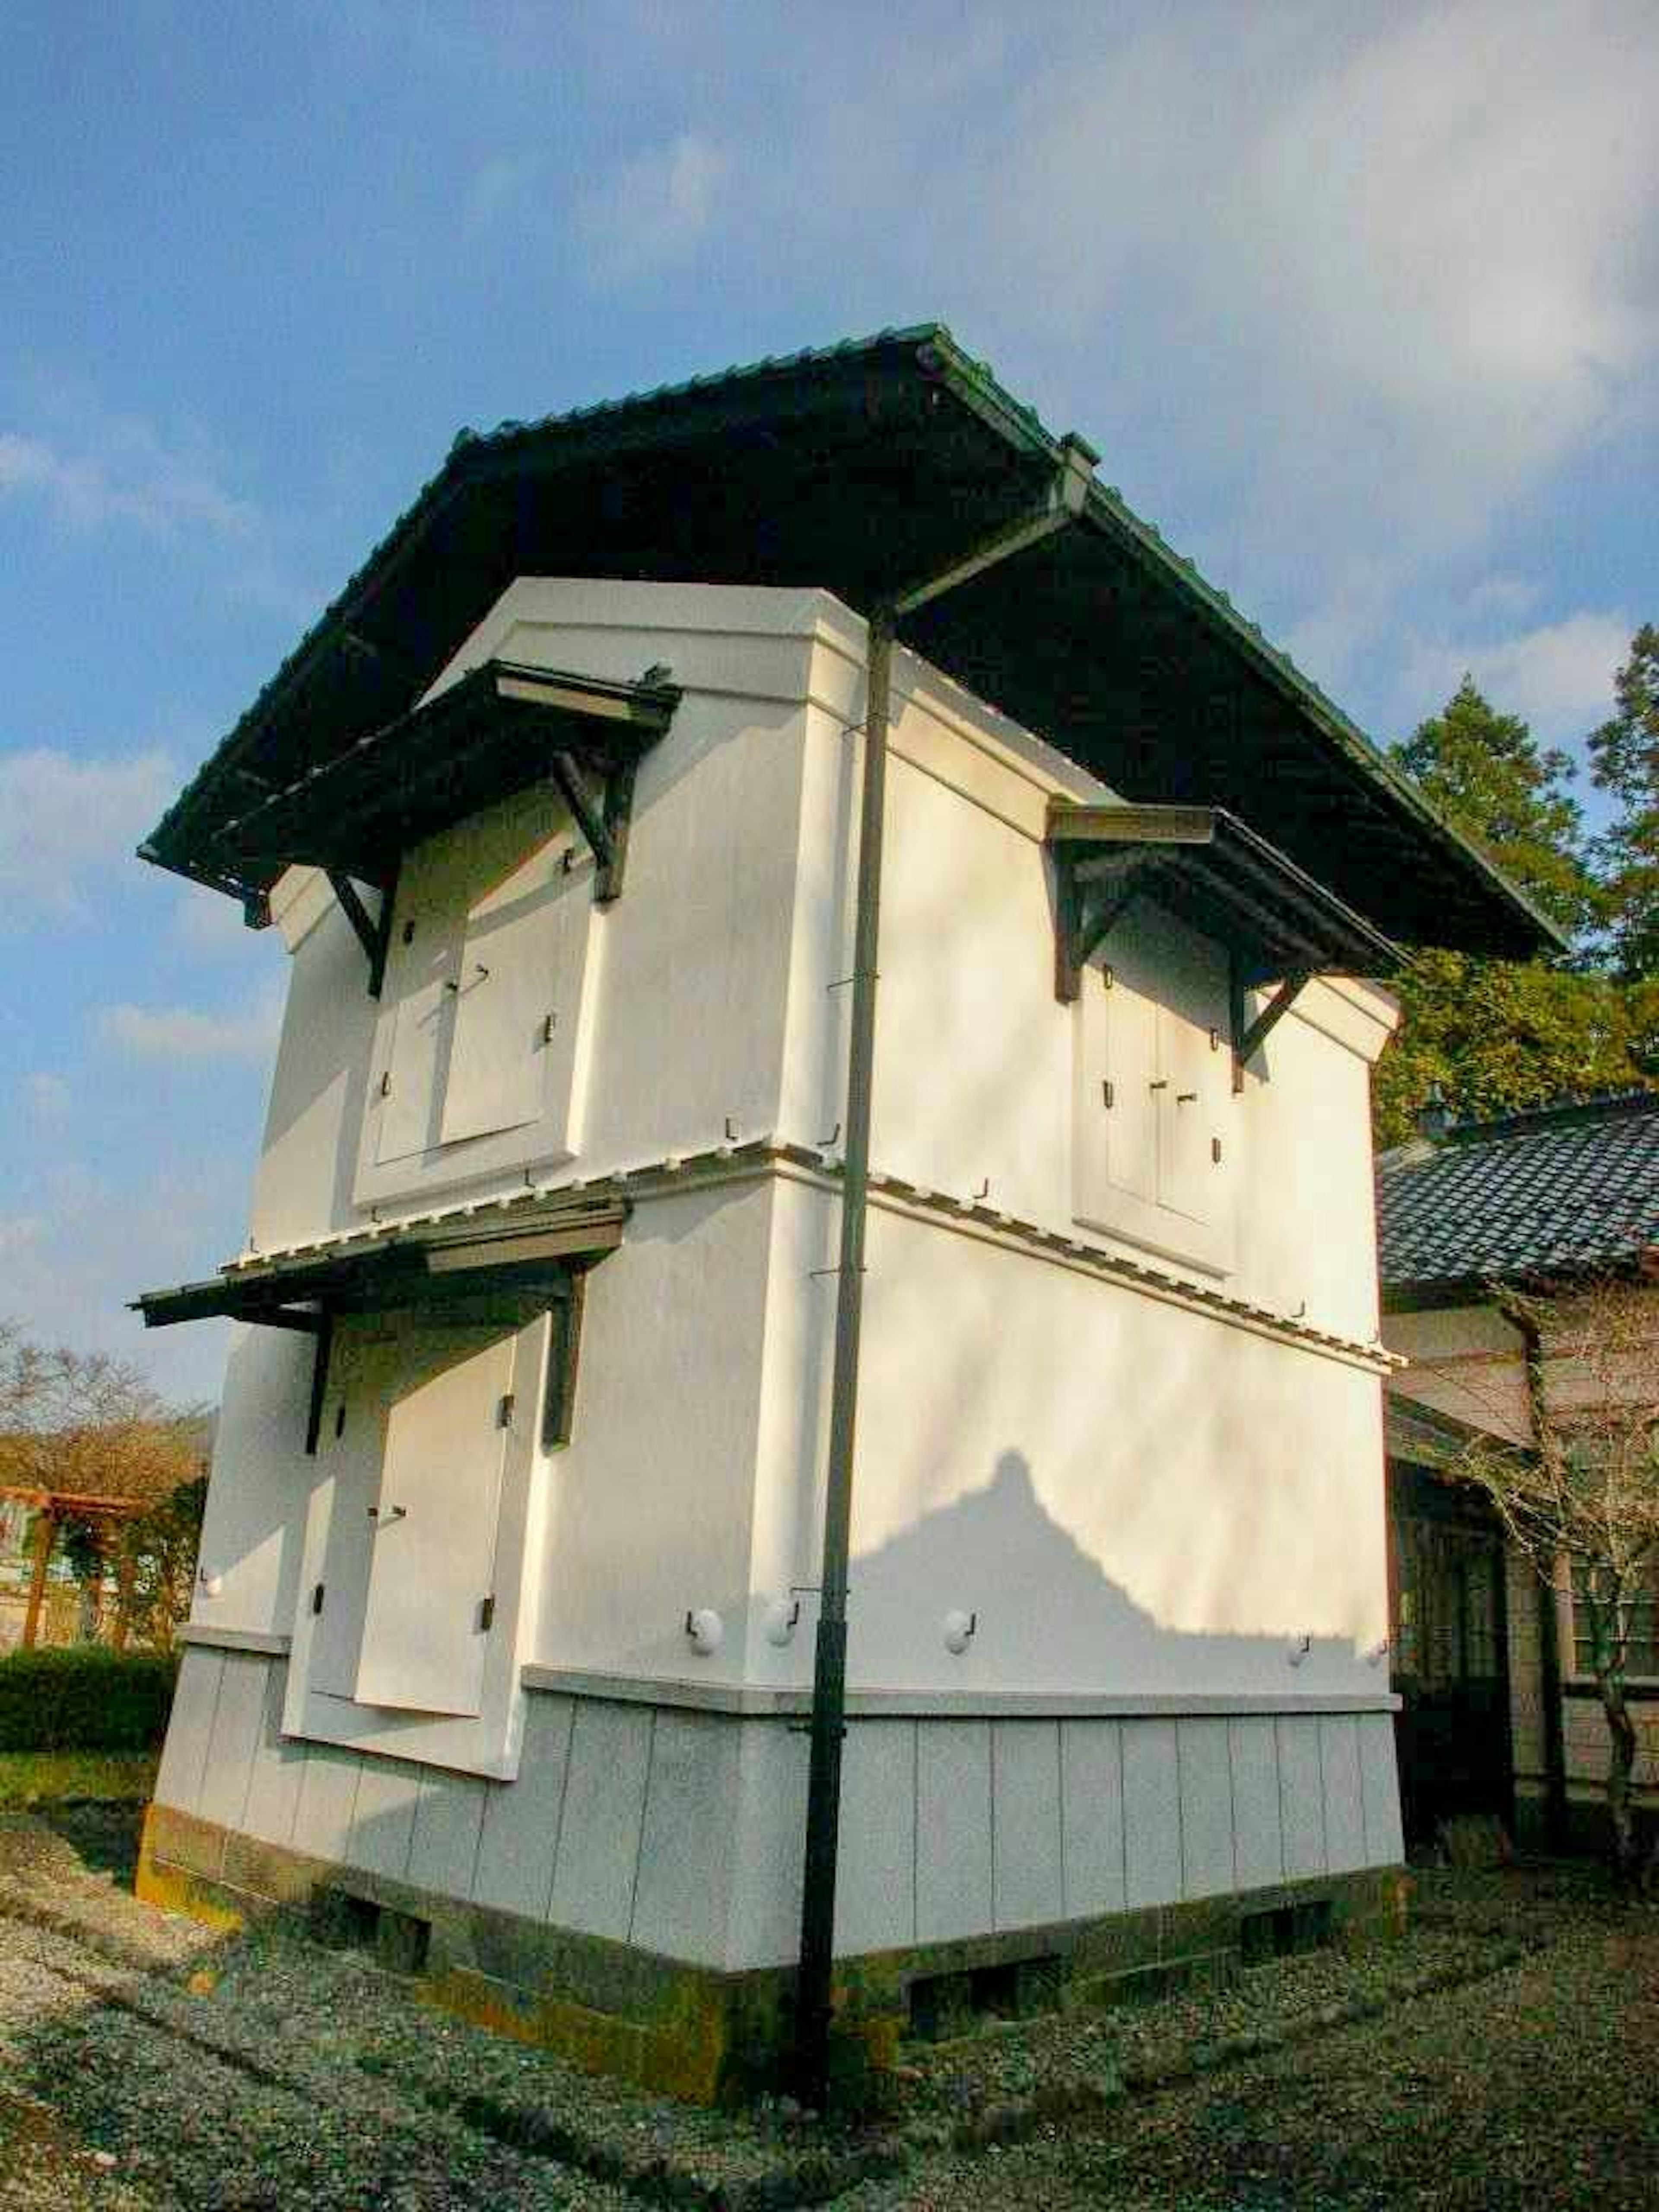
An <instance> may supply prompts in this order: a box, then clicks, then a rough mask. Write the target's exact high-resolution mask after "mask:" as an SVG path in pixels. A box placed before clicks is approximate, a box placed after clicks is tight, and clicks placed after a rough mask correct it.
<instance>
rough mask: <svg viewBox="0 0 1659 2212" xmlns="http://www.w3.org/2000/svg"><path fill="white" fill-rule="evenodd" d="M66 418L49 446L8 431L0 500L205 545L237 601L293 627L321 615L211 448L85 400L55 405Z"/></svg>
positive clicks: (1, 437)
mask: <svg viewBox="0 0 1659 2212" xmlns="http://www.w3.org/2000/svg"><path fill="white" fill-rule="evenodd" d="M49 411H50V412H51V413H52V415H54V416H57V417H60V418H64V426H63V429H62V432H61V433H60V435H57V436H55V437H48V436H44V435H35V434H32V433H27V432H24V431H21V430H17V429H9V430H7V429H0V499H3V498H4V497H6V496H7V495H13V496H16V495H30V494H33V495H36V496H37V497H40V498H42V499H44V500H46V501H47V502H48V504H49V505H50V507H51V508H52V512H53V513H54V514H56V516H57V517H58V520H59V521H61V522H62V523H64V525H65V526H67V527H69V528H70V529H74V530H82V531H94V530H100V529H105V528H108V527H111V526H124V527H126V528H129V529H136V530H137V531H139V532H142V533H143V535H144V536H146V537H148V538H152V539H155V540H157V541H160V542H162V543H166V544H170V545H174V544H190V543H200V542H202V541H204V540H205V541H206V542H207V543H209V544H210V545H211V546H212V548H213V550H214V555H215V559H216V577H217V580H218V581H219V582H220V584H221V585H222V588H223V589H224V590H225V591H226V592H227V593H228V595H229V596H230V597H231V598H233V599H241V600H245V601H246V602H248V603H249V604H251V605H257V606H259V607H262V608H264V609H266V610H268V611H270V612H271V613H274V614H277V615H281V616H283V617H284V618H287V619H294V618H296V617H301V616H304V615H307V614H310V613H313V612H314V611H315V604H314V595H313V593H311V592H308V591H307V590H305V589H303V588H302V587H301V586H297V585H296V584H295V582H294V580H292V579H291V578H290V577H289V575H288V574H287V573H286V571H285V568H284V566H283V562H282V560H281V559H280V557H279V555H278V550H277V546H276V532H275V531H274V530H273V528H272V526H271V523H270V518H269V517H268V516H267V515H266V514H265V513H264V512H263V511H262V510H261V508H260V507H258V505H257V504H256V503H255V502H254V501H252V500H249V499H246V498H244V497H241V496H239V495H237V494H235V493H234V492H233V491H231V490H230V489H228V487H227V485H226V484H225V483H224V481H223V475H224V471H223V468H222V464H221V462H220V461H219V459H218V458H217V457H216V455H215V454H214V453H213V452H212V451H211V450H210V447H208V446H207V444H206V442H205V441H202V440H199V439H183V440H169V439H167V438H164V437H163V436H162V435H161V433H160V432H159V431H158V430H156V429H155V427H154V426H153V425H152V424H150V423H149V422H145V421H144V420H143V418H142V417H140V416H132V415H111V414H107V413H105V412H103V411H102V410H99V409H98V408H96V407H94V406H91V405H88V404H86V403H85V402H84V401H82V400H81V399H78V398H76V399H74V400H71V399H70V398H66V397H64V395H61V394H59V395H55V396H51V397H50V402H49Z"/></svg>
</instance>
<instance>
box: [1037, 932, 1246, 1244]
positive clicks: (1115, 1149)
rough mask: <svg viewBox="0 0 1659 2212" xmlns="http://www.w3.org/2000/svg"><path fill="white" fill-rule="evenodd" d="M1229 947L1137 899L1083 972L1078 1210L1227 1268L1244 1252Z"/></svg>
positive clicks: (1119, 1233) (1095, 1224)
mask: <svg viewBox="0 0 1659 2212" xmlns="http://www.w3.org/2000/svg"><path fill="white" fill-rule="evenodd" d="M1077 1068H1078V1093H1077V1110H1076V1121H1075V1156H1074V1157H1075V1170H1074V1182H1075V1189H1074V1198H1073V1211H1074V1212H1075V1214H1076V1216H1077V1218H1078V1219H1079V1221H1081V1222H1083V1223H1084V1224H1085V1225H1086V1226H1088V1227H1090V1228H1093V1229H1098V1230H1100V1231H1103V1232H1104V1233H1105V1234H1107V1235H1109V1236H1113V1237H1123V1238H1125V1239H1127V1241H1128V1242H1130V1243H1136V1244H1144V1245H1146V1246H1149V1247H1150V1248H1151V1249H1153V1250H1155V1251H1158V1252H1163V1253H1166V1254H1168V1255H1170V1256H1171V1257H1172V1258H1175V1259H1177V1260H1184V1261H1190V1262H1192V1263H1194V1264H1195V1265H1196V1266H1198V1267H1201V1268H1204V1269H1205V1270H1206V1271H1207V1272H1211V1273H1225V1271H1226V1270H1227V1268H1228V1267H1230V1266H1231V1260H1232V1182H1231V1172H1230V1168H1229V1164H1228V1160H1227V1141H1226V1140H1227V1136H1228V1134H1229V1133H1230V1119H1229V1108H1230V1105H1231V1091H1232V1058H1231V1049H1230V1045H1229V1028H1228V973H1227V955H1226V951H1225V948H1224V947H1223V946H1222V945H1219V944H1218V943H1217V942H1215V941H1214V940H1213V939H1209V938H1206V937H1202V936H1200V934H1199V933H1197V932H1196V931H1194V930H1192V929H1189V928H1188V927H1186V926H1185V925H1184V924H1183V923H1182V922H1179V921H1176V919H1175V918H1174V916H1173V915H1167V914H1164V912H1163V911H1162V910H1161V909H1159V908H1156V907H1152V906H1149V905H1147V904H1146V903H1145V902H1137V903H1136V904H1135V905H1134V906H1133V907H1132V908H1130V909H1129V911H1128V913H1127V915H1125V916H1124V917H1123V918H1122V920H1121V921H1120V922H1119V923H1118V924H1117V926H1116V927H1115V928H1114V929H1113V930H1112V931H1111V933H1110V934H1109V936H1108V938H1107V939H1106V942H1105V945H1104V946H1103V948H1102V950H1101V951H1100V952H1099V953H1098V954H1097V956H1096V957H1095V958H1094V959H1093V960H1092V961H1091V962H1090V963H1089V964H1088V966H1087V967H1086V968H1085V970H1084V974H1083V984H1082V991H1081V994H1080V1002H1079V1025H1078V1052H1077Z"/></svg>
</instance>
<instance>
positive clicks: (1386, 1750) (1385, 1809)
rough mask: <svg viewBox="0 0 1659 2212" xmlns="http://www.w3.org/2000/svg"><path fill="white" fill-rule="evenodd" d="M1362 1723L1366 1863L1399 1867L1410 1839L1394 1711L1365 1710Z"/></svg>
mask: <svg viewBox="0 0 1659 2212" xmlns="http://www.w3.org/2000/svg"><path fill="white" fill-rule="evenodd" d="M1358 1731H1359V1777H1360V1786H1361V1789H1362V1790H1363V1792H1364V1822H1365V1863H1366V1864H1367V1865H1368V1866H1395V1865H1397V1864H1398V1863H1399V1862H1400V1861H1401V1860H1402V1859H1403V1858H1404V1857H1405V1856H1406V1840H1405V1838H1404V1836H1403V1835H1402V1834H1401V1828H1400V1784H1399V1779H1398V1776H1397V1773H1396V1770H1395V1751H1394V1717H1393V1715H1392V1714H1391V1713H1365V1714H1363V1715H1361V1717H1360V1718H1359V1721H1358Z"/></svg>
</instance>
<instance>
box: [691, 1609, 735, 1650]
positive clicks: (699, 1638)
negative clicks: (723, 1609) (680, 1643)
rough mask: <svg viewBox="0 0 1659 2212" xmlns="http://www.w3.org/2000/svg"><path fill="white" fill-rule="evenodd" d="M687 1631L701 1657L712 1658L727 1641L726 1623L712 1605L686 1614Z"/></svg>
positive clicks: (693, 1648)
mask: <svg viewBox="0 0 1659 2212" xmlns="http://www.w3.org/2000/svg"><path fill="white" fill-rule="evenodd" d="M685 1632H686V1635H687V1637H688V1638H690V1644H691V1649H692V1650H694V1651H695V1652H696V1654H697V1656H698V1657H699V1658H700V1659H709V1658H712V1657H713V1656H714V1653H715V1652H716V1651H718V1650H720V1646H721V1644H724V1643H725V1641H726V1623H725V1622H724V1621H723V1620H721V1619H720V1615H719V1613H716V1612H715V1610H714V1607H713V1606H710V1605H705V1606H703V1607H700V1608H699V1609H698V1610H697V1611H696V1612H695V1613H687V1614H686V1616H685Z"/></svg>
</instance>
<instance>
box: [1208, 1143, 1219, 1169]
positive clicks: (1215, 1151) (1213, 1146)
mask: <svg viewBox="0 0 1659 2212" xmlns="http://www.w3.org/2000/svg"><path fill="white" fill-rule="evenodd" d="M1210 1158H1211V1159H1212V1161H1213V1162H1214V1164H1215V1165H1216V1166H1217V1167H1219V1166H1220V1165H1221V1139H1220V1138H1219V1137H1212V1138H1211V1139H1210Z"/></svg>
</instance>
